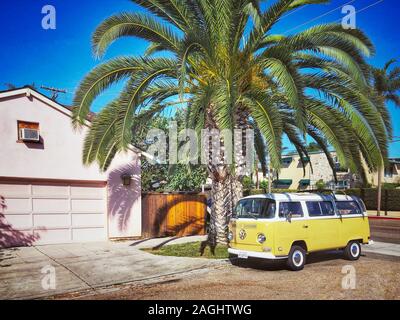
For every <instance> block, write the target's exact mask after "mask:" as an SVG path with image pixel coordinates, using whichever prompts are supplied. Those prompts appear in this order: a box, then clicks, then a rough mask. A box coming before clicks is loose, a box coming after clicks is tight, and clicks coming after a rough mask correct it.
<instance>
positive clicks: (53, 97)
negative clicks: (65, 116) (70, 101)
mask: <svg viewBox="0 0 400 320" xmlns="http://www.w3.org/2000/svg"><path fill="white" fill-rule="evenodd" d="M40 88H42V89H44V90H47V91H50V92H51V100H53V101H56V100H57V98H58V94H59V93H67V90H64V89H58V88H53V87H47V86H43V85H42V86H40Z"/></svg>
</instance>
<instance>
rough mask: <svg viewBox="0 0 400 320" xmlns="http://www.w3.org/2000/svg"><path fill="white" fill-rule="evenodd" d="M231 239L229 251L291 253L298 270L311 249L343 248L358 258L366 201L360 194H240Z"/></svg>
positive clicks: (366, 236)
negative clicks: (245, 195)
mask: <svg viewBox="0 0 400 320" xmlns="http://www.w3.org/2000/svg"><path fill="white" fill-rule="evenodd" d="M228 239H229V249H228V251H229V253H230V255H231V256H237V257H238V258H245V259H246V258H248V257H255V258H264V259H287V264H288V266H289V268H290V269H292V270H295V271H296V270H301V269H303V267H304V265H305V263H306V254H307V253H310V252H316V251H322V250H331V249H344V254H345V256H346V258H347V259H350V260H357V259H358V258H359V257H360V255H361V245H360V244H367V243H368V242H369V240H370V230H369V222H368V217H367V213H366V209H365V205H364V203H363V202H362V200H361V199H359V198H357V197H354V196H347V195H323V194H314V193H295V194H291V193H282V194H264V195H254V196H249V197H246V198H243V199H241V200H239V202H238V204H237V206H236V208H235V210H234V213H233V215H232V217H231V219H230V222H229V232H228Z"/></svg>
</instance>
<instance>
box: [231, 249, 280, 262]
mask: <svg viewBox="0 0 400 320" xmlns="http://www.w3.org/2000/svg"><path fill="white" fill-rule="evenodd" d="M228 252H229V253H230V254H235V255H237V256H238V257H239V258H244V259H245V258H247V257H250V258H260V259H270V260H276V259H286V258H287V256H279V257H277V256H274V255H273V254H272V253H271V252H256V251H247V250H238V249H233V248H228Z"/></svg>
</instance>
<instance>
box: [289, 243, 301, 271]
mask: <svg viewBox="0 0 400 320" xmlns="http://www.w3.org/2000/svg"><path fill="white" fill-rule="evenodd" d="M305 264H306V250H304V249H303V248H302V247H300V246H292V248H291V249H290V252H289V256H288V260H287V265H288V267H289V269H290V270H292V271H300V270H302V269H303V268H304V265H305Z"/></svg>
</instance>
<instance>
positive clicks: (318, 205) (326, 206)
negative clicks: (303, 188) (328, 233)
mask: <svg viewBox="0 0 400 320" xmlns="http://www.w3.org/2000/svg"><path fill="white" fill-rule="evenodd" d="M306 204H307V209H308V215H309V216H310V217H323V216H333V215H335V210H334V209H333V205H332V202H330V201H312V202H311V201H310V202H306Z"/></svg>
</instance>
